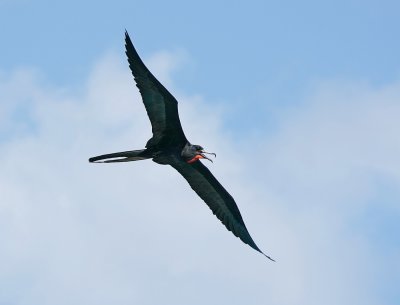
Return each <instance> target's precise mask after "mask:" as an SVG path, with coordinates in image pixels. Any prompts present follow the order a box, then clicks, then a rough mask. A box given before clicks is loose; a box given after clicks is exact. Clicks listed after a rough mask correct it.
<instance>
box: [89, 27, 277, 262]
mask: <svg viewBox="0 0 400 305" xmlns="http://www.w3.org/2000/svg"><path fill="white" fill-rule="evenodd" d="M125 47H126V55H127V56H128V62H129V67H130V69H131V71H132V74H133V76H134V79H135V82H136V86H137V87H138V88H139V91H140V94H141V96H142V99H143V103H144V106H145V108H146V111H147V115H148V116H149V118H150V122H151V126H152V132H153V136H152V138H151V139H150V140H148V141H147V144H146V148H145V149H140V150H130V151H124V152H117V153H113V154H106V155H101V156H97V157H93V158H90V159H89V162H96V163H97V162H99V163H110V162H128V161H138V160H145V159H153V161H154V162H156V163H158V164H168V165H171V166H172V167H173V168H175V169H176V170H177V171H178V172H179V173H180V174H181V175H182V176H183V177H184V178H185V179H186V180H187V182H189V184H190V186H191V187H192V189H193V190H194V191H195V192H196V193H197V195H199V196H200V198H201V199H203V200H204V202H205V203H206V204H207V205H208V206H209V207H210V209H211V211H212V212H213V213H214V214H215V215H216V216H217V217H218V219H219V220H220V221H221V222H222V223H223V224H224V225H225V227H226V228H227V229H228V230H229V231H232V233H233V234H234V235H235V236H237V237H239V238H240V239H241V240H242V241H243V242H244V243H246V244H248V245H249V246H250V247H252V248H253V249H255V250H257V251H258V252H260V253H262V254H264V253H263V252H262V251H261V250H260V249H259V248H258V247H257V245H256V244H255V242H254V241H253V239H252V238H251V236H250V234H249V232H248V231H247V228H246V226H245V224H244V222H243V219H242V216H241V214H240V212H239V209H238V207H237V205H236V203H235V200H234V199H233V198H232V196H231V195H230V194H229V193H228V192H227V191H226V190H225V188H224V187H223V186H222V185H221V184H220V183H219V182H218V180H217V179H215V177H214V176H213V175H212V174H211V172H210V171H209V170H208V168H207V167H205V166H204V165H203V163H201V162H200V161H199V160H200V159H207V160H210V161H211V159H209V158H208V157H207V156H206V154H209V155H214V157H215V156H216V155H215V153H208V152H206V151H204V149H203V147H201V146H200V145H193V144H191V143H190V142H189V141H188V140H187V139H186V137H185V134H184V132H183V130H182V126H181V123H180V121H179V115H178V102H177V101H176V99H175V98H174V97H173V96H172V94H171V93H169V91H168V90H167V89H166V88H165V87H164V86H163V85H162V84H161V83H160V82H159V81H158V80H157V79H156V78H155V77H154V75H153V74H152V73H151V72H150V71H149V70H148V69H147V67H146V66H145V65H144V63H143V61H142V60H141V59H140V57H139V55H138V53H137V52H136V50H135V48H134V46H133V44H132V41H131V39H130V37H129V35H128V32H125ZM211 162H212V161H211ZM264 255H265V256H266V257H268V258H269V259H270V260H272V261H273V259H272V258H271V257H269V256H267V255H266V254H264Z"/></svg>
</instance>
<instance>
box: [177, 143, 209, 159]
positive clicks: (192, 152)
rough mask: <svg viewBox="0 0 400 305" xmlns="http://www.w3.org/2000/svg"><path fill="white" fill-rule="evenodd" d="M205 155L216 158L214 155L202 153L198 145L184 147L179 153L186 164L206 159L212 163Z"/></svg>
mask: <svg viewBox="0 0 400 305" xmlns="http://www.w3.org/2000/svg"><path fill="white" fill-rule="evenodd" d="M205 154H208V155H213V156H214V157H216V156H217V155H216V154H215V153H209V152H206V151H204V148H203V147H201V146H200V145H192V144H187V145H185V147H184V148H183V150H182V153H181V155H182V157H183V158H184V159H185V161H186V162H187V163H194V162H196V161H197V160H200V159H207V160H209V161H211V162H213V161H212V160H211V159H210V158H208V157H207V156H206V155H205Z"/></svg>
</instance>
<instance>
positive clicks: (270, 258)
mask: <svg viewBox="0 0 400 305" xmlns="http://www.w3.org/2000/svg"><path fill="white" fill-rule="evenodd" d="M260 253H261V254H262V255H264V256H265V257H266V258H268V259H269V260H271V261H273V262H274V263H276V260H274V259H273V258H272V257H270V256H268V255H267V254H265V253H264V252H262V251H260Z"/></svg>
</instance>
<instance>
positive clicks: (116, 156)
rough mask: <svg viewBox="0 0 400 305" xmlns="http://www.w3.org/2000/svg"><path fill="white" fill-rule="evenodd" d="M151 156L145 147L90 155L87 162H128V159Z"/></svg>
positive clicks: (136, 159)
mask: <svg viewBox="0 0 400 305" xmlns="http://www.w3.org/2000/svg"><path fill="white" fill-rule="evenodd" d="M151 157H152V156H151V154H150V153H149V152H148V151H147V150H146V149H139V150H129V151H122V152H116V153H112V154H106V155H100V156H97V157H92V158H90V159H89V162H95V163H111V162H129V161H138V160H145V159H149V158H151Z"/></svg>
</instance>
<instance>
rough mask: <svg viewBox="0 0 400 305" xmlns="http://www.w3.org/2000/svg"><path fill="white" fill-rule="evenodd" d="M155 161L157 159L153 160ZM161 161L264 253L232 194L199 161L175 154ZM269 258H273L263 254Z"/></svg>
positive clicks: (226, 224)
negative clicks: (249, 229)
mask: <svg viewBox="0 0 400 305" xmlns="http://www.w3.org/2000/svg"><path fill="white" fill-rule="evenodd" d="M155 161H156V162H157V160H155ZM162 162H163V163H168V164H169V165H171V166H172V167H173V168H175V169H176V170H177V171H178V172H179V173H180V174H181V175H182V176H183V177H184V178H185V179H186V180H187V182H189V184H190V186H191V187H192V189H193V190H194V191H195V192H196V193H197V195H199V196H200V198H201V199H203V200H204V202H205V203H206V204H207V205H208V206H209V207H210V209H211V211H212V212H213V214H214V215H215V216H217V217H218V219H219V220H220V221H221V222H222V223H223V224H224V225H225V227H226V228H227V229H228V230H229V231H232V233H233V234H234V235H235V236H236V237H239V238H240V239H241V240H242V241H243V242H244V243H246V244H248V245H249V246H250V247H252V248H253V249H255V250H257V251H258V252H260V253H262V254H264V253H263V252H262V251H261V250H260V249H259V248H258V247H257V245H256V244H255V242H254V241H253V239H252V238H251V236H250V234H249V232H248V231H247V228H246V226H245V224H244V222H243V218H242V215H241V214H240V211H239V209H238V207H237V205H236V203H235V200H234V199H233V198H232V196H231V195H230V194H229V193H228V192H227V191H226V190H225V188H224V187H223V186H222V185H221V184H220V183H219V182H218V180H217V179H215V177H214V176H213V175H212V174H211V172H210V171H209V169H208V168H207V167H205V166H204V165H203V164H202V163H201V162H200V161H197V162H194V163H192V164H188V163H186V162H185V161H183V160H182V159H180V158H178V157H177V156H168V157H163V160H162ZM264 255H265V256H266V257H268V258H269V259H270V260H272V261H273V259H272V258H271V257H269V256H267V255H266V254H264Z"/></svg>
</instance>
